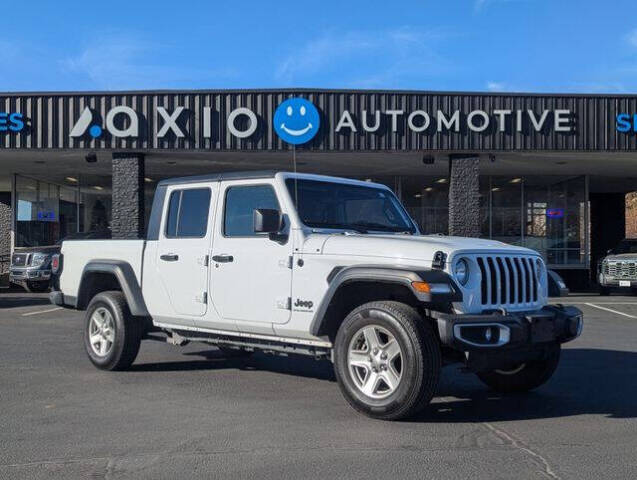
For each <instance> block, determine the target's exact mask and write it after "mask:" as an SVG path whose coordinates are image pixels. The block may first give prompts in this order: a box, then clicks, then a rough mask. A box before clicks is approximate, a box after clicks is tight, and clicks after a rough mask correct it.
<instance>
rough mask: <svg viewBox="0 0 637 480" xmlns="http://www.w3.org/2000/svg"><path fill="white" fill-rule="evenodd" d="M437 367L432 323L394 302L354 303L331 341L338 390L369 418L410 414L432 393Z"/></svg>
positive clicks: (385, 417) (409, 308)
mask: <svg viewBox="0 0 637 480" xmlns="http://www.w3.org/2000/svg"><path fill="white" fill-rule="evenodd" d="M440 368H441V354H440V345H439V343H438V339H437V337H436V335H435V334H434V331H433V329H432V327H431V324H430V323H429V322H428V321H427V319H424V318H422V317H421V316H420V315H419V314H418V313H417V312H416V310H414V309H413V308H411V307H410V306H408V305H405V304H403V303H399V302H392V301H379V302H370V303H366V304H364V305H361V306H360V307H358V308H356V309H355V310H353V311H352V312H351V313H350V314H349V315H348V316H347V317H346V318H345V320H344V321H343V323H342V325H341V326H340V328H339V330H338V333H337V335H336V340H335V342H334V371H335V374H336V379H337V380H338V384H339V387H340V389H341V391H342V393H343V395H344V396H345V398H346V399H347V401H348V402H349V403H350V404H351V405H352V406H353V407H354V408H355V409H356V410H358V411H360V412H362V413H364V414H366V415H368V416H370V417H373V418H379V419H383V420H398V419H401V418H405V417H409V416H412V415H414V414H415V413H416V412H417V411H418V410H420V409H421V408H422V407H424V406H425V405H427V404H428V403H429V401H430V400H431V398H432V397H433V395H434V394H435V392H436V388H437V386H438V380H439V378H440Z"/></svg>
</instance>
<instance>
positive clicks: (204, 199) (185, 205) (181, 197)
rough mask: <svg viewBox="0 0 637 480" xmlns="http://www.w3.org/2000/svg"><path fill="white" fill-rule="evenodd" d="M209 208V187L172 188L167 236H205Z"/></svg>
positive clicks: (167, 219)
mask: <svg viewBox="0 0 637 480" xmlns="http://www.w3.org/2000/svg"><path fill="white" fill-rule="evenodd" d="M209 210H210V189H209V188H192V189H188V190H174V191H173V192H172V193H171V194H170V202H169V204H168V212H167V214H168V217H167V218H166V236H167V237H173V238H174V237H192V238H196V237H205V236H206V230H207V228H208V211H209Z"/></svg>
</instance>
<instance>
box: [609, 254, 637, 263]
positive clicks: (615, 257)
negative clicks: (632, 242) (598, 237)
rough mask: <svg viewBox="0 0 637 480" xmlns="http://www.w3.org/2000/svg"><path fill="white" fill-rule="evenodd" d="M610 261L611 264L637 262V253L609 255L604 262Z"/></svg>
mask: <svg viewBox="0 0 637 480" xmlns="http://www.w3.org/2000/svg"><path fill="white" fill-rule="evenodd" d="M606 260H609V261H611V262H619V261H622V260H624V261H632V260H637V253H619V254H617V255H608V256H607V257H604V261H606Z"/></svg>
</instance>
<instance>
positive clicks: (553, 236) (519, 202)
mask: <svg viewBox="0 0 637 480" xmlns="http://www.w3.org/2000/svg"><path fill="white" fill-rule="evenodd" d="M371 180H373V181H375V182H378V183H383V184H385V185H387V186H389V187H390V188H392V189H393V190H394V191H395V192H396V194H397V195H399V198H400V199H401V201H402V203H403V205H405V208H406V209H407V211H408V212H409V214H410V215H411V217H412V218H413V219H414V220H415V221H416V223H417V224H418V226H419V228H420V231H421V232H422V233H424V234H434V233H443V234H447V233H448V231H449V184H448V183H447V179H446V178H441V177H434V176H418V175H411V176H407V175H405V176H386V177H374V178H371ZM479 188H480V226H481V233H482V237H483V238H492V239H494V240H499V241H501V242H505V243H509V244H512V245H521V246H525V247H528V248H531V249H533V250H536V251H538V252H540V253H541V254H542V256H543V257H544V258H545V260H546V262H547V263H548V264H549V265H550V266H551V267H552V268H559V267H582V268H585V267H588V261H589V260H588V234H589V233H588V232H589V227H588V203H587V202H586V198H588V191H587V183H586V177H583V176H580V177H574V178H570V179H564V177H560V178H556V177H549V176H546V177H541V176H533V177H525V178H522V177H500V176H481V177H480V187H479Z"/></svg>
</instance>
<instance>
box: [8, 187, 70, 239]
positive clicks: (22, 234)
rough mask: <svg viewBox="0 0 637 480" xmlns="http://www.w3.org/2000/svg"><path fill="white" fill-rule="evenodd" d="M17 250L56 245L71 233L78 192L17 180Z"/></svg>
mask: <svg viewBox="0 0 637 480" xmlns="http://www.w3.org/2000/svg"><path fill="white" fill-rule="evenodd" d="M15 183H16V207H17V208H16V209H15V215H16V240H15V245H16V247H36V246H44V245H54V244H55V243H56V242H57V241H58V240H59V239H60V238H61V236H63V235H64V234H66V233H67V232H69V230H70V229H73V230H74V227H73V221H74V220H75V216H74V214H72V213H70V212H69V210H70V209H69V208H68V205H73V204H75V202H76V200H75V198H76V197H75V192H74V191H73V190H72V189H67V188H65V187H61V186H59V185H55V184H52V183H48V182H42V181H39V180H35V179H32V178H27V177H22V176H16V182H15Z"/></svg>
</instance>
